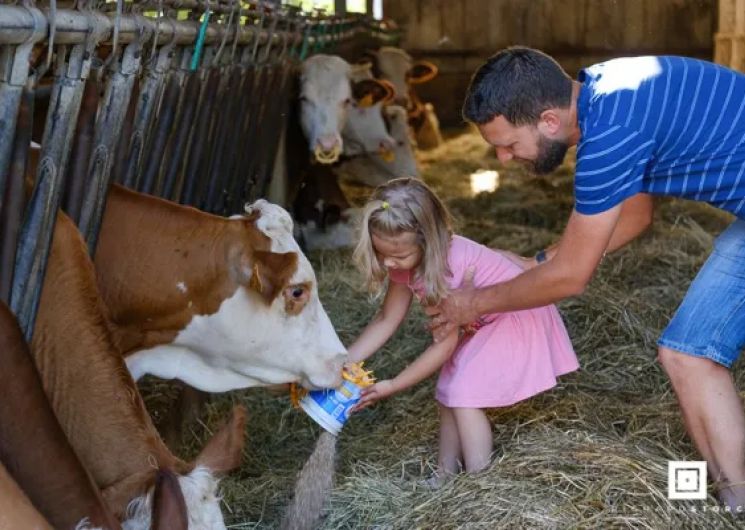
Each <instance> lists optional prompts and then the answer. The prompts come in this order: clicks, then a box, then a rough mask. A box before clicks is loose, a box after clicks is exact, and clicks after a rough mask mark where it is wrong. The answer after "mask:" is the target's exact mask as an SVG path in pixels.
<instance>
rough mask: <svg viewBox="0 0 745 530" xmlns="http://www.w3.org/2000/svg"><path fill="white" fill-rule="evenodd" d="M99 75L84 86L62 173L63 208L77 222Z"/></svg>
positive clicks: (90, 140)
mask: <svg viewBox="0 0 745 530" xmlns="http://www.w3.org/2000/svg"><path fill="white" fill-rule="evenodd" d="M99 86H100V84H99V80H98V75H95V72H94V75H91V76H89V77H88V80H87V81H86V83H85V89H83V100H82V102H81V104H80V112H78V119H77V125H76V126H75V135H74V143H73V146H72V151H71V153H70V162H69V164H68V168H67V173H66V175H65V190H64V193H63V196H62V208H63V209H64V210H65V213H66V214H67V215H68V216H69V217H70V218H71V219H72V220H73V221H74V222H75V224H77V223H78V222H79V221H80V208H81V206H82V204H83V190H84V189H85V179H86V174H87V172H88V161H89V160H90V158H91V149H92V146H93V138H94V136H95V132H96V113H97V112H98V104H99V100H100V97H99Z"/></svg>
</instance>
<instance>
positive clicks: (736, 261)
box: [657, 219, 745, 368]
mask: <svg viewBox="0 0 745 530" xmlns="http://www.w3.org/2000/svg"><path fill="white" fill-rule="evenodd" d="M657 343H658V344H659V345H660V346H664V347H667V348H670V349H673V350H677V351H679V352H683V353H687V354H689V355H693V356H696V357H703V358H705V359H710V360H712V361H715V362H717V363H719V364H721V365H724V366H726V367H728V368H729V367H730V366H732V364H733V363H734V362H735V361H736V360H737V357H738V356H739V354H740V350H741V349H742V347H743V345H745V221H744V220H740V219H738V220H736V221H735V222H733V223H732V224H731V225H730V226H729V227H728V228H727V229H726V230H725V231H724V232H722V234H721V235H720V236H719V237H718V238H717V239H716V241H715V242H714V250H713V251H712V253H711V255H710V256H709V259H707V260H706V263H704V266H703V267H701V270H700V271H699V272H698V274H697V275H696V278H695V279H694V280H693V283H691V286H690V288H689V289H688V292H687V293H686V296H685V298H684V299H683V302H682V303H681V304H680V307H679V308H678V311H677V312H676V313H675V316H673V319H672V320H671V321H670V324H668V326H667V328H666V329H665V331H664V332H663V333H662V337H660V340H659V341H658V342H657Z"/></svg>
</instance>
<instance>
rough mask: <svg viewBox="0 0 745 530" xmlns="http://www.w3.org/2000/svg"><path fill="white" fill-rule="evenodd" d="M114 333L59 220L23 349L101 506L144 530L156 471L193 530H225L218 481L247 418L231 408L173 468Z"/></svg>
mask: <svg viewBox="0 0 745 530" xmlns="http://www.w3.org/2000/svg"><path fill="white" fill-rule="evenodd" d="M185 228H188V227H185ZM145 265H146V264H145ZM113 329H114V326H113V325H112V324H111V323H110V322H109V320H108V309H107V308H106V306H105V305H104V303H103V301H102V300H101V297H100V295H99V293H98V289H97V285H96V277H95V271H94V268H93V263H92V262H91V260H90V257H89V256H88V254H87V249H86V247H85V244H84V243H83V240H82V237H81V236H80V233H79V232H78V231H77V229H76V228H75V226H74V224H73V223H72V221H70V219H69V218H68V217H66V216H65V215H64V214H59V215H58V217H57V223H56V227H55V232H54V239H53V243H52V249H51V253H50V258H49V263H48V268H47V274H46V279H45V282H44V287H43V289H42V296H41V301H40V307H39V313H38V315H37V320H36V326H35V328H34V337H33V341H32V348H31V350H32V353H33V357H34V361H35V364H36V367H37V370H38V371H39V374H40V375H41V379H42V383H43V386H44V390H45V392H46V395H47V397H48V399H49V401H50V402H51V404H52V408H53V410H54V413H55V415H56V416H57V419H58V420H59V422H60V424H61V426H62V429H63V431H64V432H65V434H66V435H67V438H68V439H69V441H70V444H71V445H72V447H73V449H74V450H75V453H76V454H77V455H78V457H79V458H80V460H81V461H82V463H83V465H84V466H85V468H86V469H87V470H88V471H89V472H90V474H91V476H92V478H93V480H94V482H95V483H96V485H97V486H98V488H99V489H100V490H101V491H102V494H103V497H104V499H105V500H106V501H107V503H108V505H109V506H110V507H111V509H112V510H113V511H114V513H115V514H116V515H117V516H118V517H120V518H125V516H126V519H127V520H126V522H125V523H124V525H123V528H124V529H125V530H134V529H138V530H139V529H144V528H150V523H151V514H152V504H153V486H154V483H155V480H156V477H157V473H158V469H167V470H170V471H172V472H174V473H176V474H177V475H178V482H179V486H180V489H181V491H182V493H183V496H184V500H185V505H186V507H187V509H188V518H189V528H190V529H191V530H196V529H202V528H215V529H221V528H225V525H224V523H223V519H222V514H221V512H220V501H219V497H218V496H217V478H216V476H217V475H219V474H221V473H224V472H227V471H228V470H230V469H232V468H234V467H236V466H237V465H238V464H239V462H240V457H241V451H242V447H243V437H244V429H245V410H244V409H243V408H242V407H236V408H234V410H233V415H232V418H231V420H230V422H229V423H228V424H227V425H225V426H224V427H223V428H222V429H220V430H219V431H218V432H217V434H216V435H215V436H214V437H213V438H212V439H211V440H210V441H209V442H208V444H207V445H206V447H205V448H204V449H203V450H202V452H201V453H200V455H199V456H198V457H197V458H196V460H195V462H193V463H187V462H184V461H182V460H180V459H179V458H177V457H176V456H174V455H173V454H172V453H171V452H170V451H169V450H168V449H167V448H166V446H165V444H164V443H163V442H162V440H161V439H160V437H159V435H158V433H157V431H156V430H155V428H154V426H153V424H152V421H151V419H150V416H149V415H148V413H147V411H146V409H145V406H144V404H143V402H142V398H141V397H140V394H139V392H138V391H137V387H136V386H135V383H134V381H133V380H132V377H131V376H130V374H129V372H128V371H127V368H126V366H125V364H124V360H123V359H122V357H121V355H120V352H119V350H118V348H117V346H116V345H115V344H114V341H113V337H112V330H113Z"/></svg>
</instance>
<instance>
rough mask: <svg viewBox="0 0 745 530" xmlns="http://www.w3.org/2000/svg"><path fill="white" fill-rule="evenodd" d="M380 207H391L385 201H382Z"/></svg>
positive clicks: (385, 208)
mask: <svg viewBox="0 0 745 530" xmlns="http://www.w3.org/2000/svg"><path fill="white" fill-rule="evenodd" d="M380 207H381V208H383V209H384V210H387V209H388V208H390V207H391V205H390V204H388V202H387V201H383V204H381V205H380Z"/></svg>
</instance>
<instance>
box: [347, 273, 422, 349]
mask: <svg viewBox="0 0 745 530" xmlns="http://www.w3.org/2000/svg"><path fill="white" fill-rule="evenodd" d="M412 298H413V295H412V293H411V290H410V289H409V288H408V286H406V285H405V284H403V283H396V282H392V281H388V290H387V291H386V293H385V299H384V300H383V307H381V309H380V312H378V314H377V315H375V317H374V318H373V319H372V321H371V322H370V323H369V324H368V325H367V327H365V329H364V330H363V331H362V333H361V334H360V336H359V337H357V340H355V341H354V343H353V344H352V345H351V346H350V347H349V348H348V352H349V362H352V363H356V362H359V361H364V360H365V359H367V358H368V357H370V356H371V355H372V354H373V353H375V352H376V351H377V350H378V349H379V348H380V347H381V346H383V344H385V343H386V341H387V340H388V339H389V338H391V335H393V333H395V331H396V330H397V329H398V326H400V325H401V322H403V320H404V317H405V316H406V313H407V312H408V311H409V306H410V305H411V299H412Z"/></svg>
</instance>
